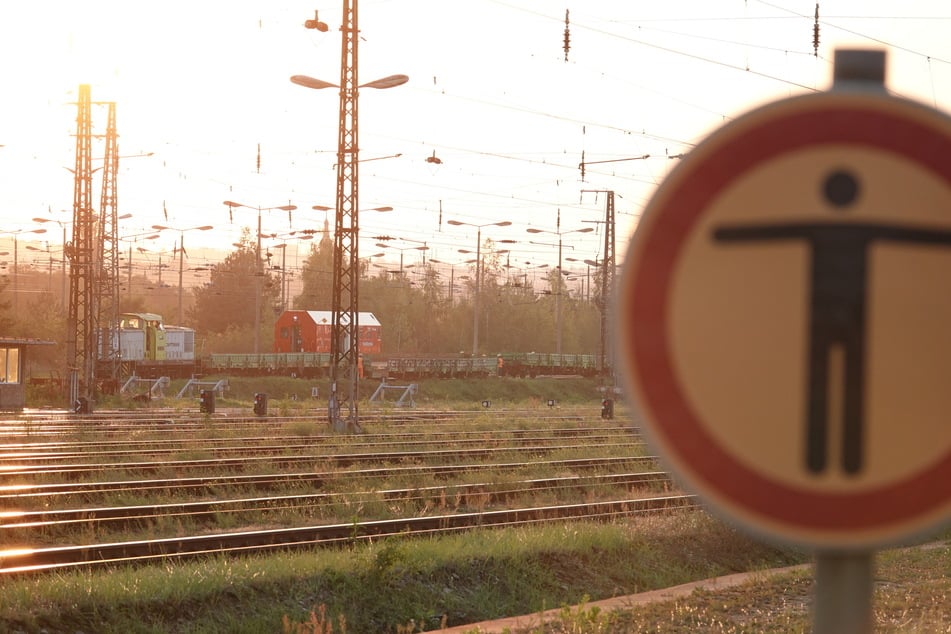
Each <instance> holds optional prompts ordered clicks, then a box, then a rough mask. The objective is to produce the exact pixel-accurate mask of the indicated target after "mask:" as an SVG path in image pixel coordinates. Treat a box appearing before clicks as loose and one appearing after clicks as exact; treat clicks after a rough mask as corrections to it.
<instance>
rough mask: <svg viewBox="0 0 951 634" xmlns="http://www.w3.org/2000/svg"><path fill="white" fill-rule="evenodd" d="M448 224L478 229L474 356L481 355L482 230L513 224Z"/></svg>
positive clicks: (507, 222) (473, 326) (456, 221)
mask: <svg viewBox="0 0 951 634" xmlns="http://www.w3.org/2000/svg"><path fill="white" fill-rule="evenodd" d="M446 222H447V224H450V225H453V226H456V227H463V226H464V227H475V229H476V278H475V292H474V293H473V294H472V354H473V356H475V355H477V354H478V353H479V293H480V292H481V287H482V228H483V227H508V226H509V225H511V224H512V223H511V222H510V221H508V220H501V221H499V222H486V223H483V224H473V223H471V222H462V221H461V220H447V221H446Z"/></svg>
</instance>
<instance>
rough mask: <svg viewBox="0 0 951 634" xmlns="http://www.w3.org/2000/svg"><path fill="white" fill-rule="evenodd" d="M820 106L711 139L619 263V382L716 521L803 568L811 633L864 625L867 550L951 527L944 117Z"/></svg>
mask: <svg viewBox="0 0 951 634" xmlns="http://www.w3.org/2000/svg"><path fill="white" fill-rule="evenodd" d="M884 68H885V55H884V52H883V51H867V50H860V51H849V50H846V51H837V52H836V58H835V80H834V83H833V87H832V89H831V90H829V91H826V92H820V93H816V94H810V95H805V96H800V97H794V98H790V99H784V100H780V101H777V102H774V103H772V104H768V105H766V106H764V107H761V108H758V109H755V110H753V111H751V112H749V113H747V114H745V115H743V116H741V117H739V118H737V119H735V120H733V121H732V122H730V123H728V124H727V125H725V126H723V127H722V128H720V129H718V130H717V131H715V132H714V133H713V134H711V135H710V137H709V138H707V139H706V140H705V141H704V142H702V143H701V144H700V145H698V146H697V147H696V148H695V149H694V150H693V151H692V152H691V153H690V154H688V155H687V156H686V157H685V158H684V159H683V160H682V161H681V162H680V163H679V164H678V165H677V167H676V168H675V169H674V170H673V171H672V172H671V174H670V175H669V176H668V178H667V179H666V180H665V181H664V183H663V184H662V185H661V186H660V188H659V189H658V190H657V192H656V194H655V195H654V197H653V198H652V199H651V201H650V204H649V205H648V207H647V209H646V210H645V213H644V215H643V217H642V220H641V222H640V224H639V226H638V229H637V232H636V233H635V235H634V237H633V239H632V241H631V244H630V248H629V251H628V254H627V257H626V259H625V271H624V275H623V279H622V284H621V285H620V294H619V305H618V329H619V330H618V336H619V340H620V345H619V350H620V351H621V355H620V356H621V357H622V358H621V361H622V367H623V369H624V376H625V379H626V382H627V386H628V388H629V390H630V393H631V396H632V399H633V400H634V403H632V405H633V406H634V407H635V408H636V409H638V410H639V411H640V413H641V414H642V418H643V419H644V421H645V433H646V434H647V436H648V438H649V440H650V441H651V442H652V443H653V444H654V446H655V448H656V449H657V451H658V452H659V453H660V454H661V455H662V456H663V457H664V458H665V459H666V460H667V461H668V462H669V463H670V466H671V468H672V470H673V471H674V472H675V473H676V474H677V475H678V476H679V477H680V478H681V479H682V480H683V481H684V482H685V483H686V484H687V485H688V486H689V487H692V488H694V489H695V490H697V491H698V492H699V493H700V494H701V495H703V496H704V497H706V498H707V499H708V500H709V501H710V502H711V504H712V506H713V507H714V508H715V509H717V510H719V511H720V512H722V513H723V514H724V515H726V516H728V517H729V518H730V519H732V520H735V521H737V522H739V523H741V524H744V525H745V526H747V527H748V528H750V529H751V530H752V531H754V532H756V533H759V534H761V535H764V536H767V537H770V538H773V539H778V540H782V541H786V542H789V543H793V544H797V545H800V546H804V547H807V548H809V549H810V550H813V551H814V552H815V553H816V557H817V569H816V602H815V614H814V624H815V631H816V632H817V633H818V634H831V633H832V632H835V633H837V634H840V633H843V632H845V633H847V634H851V633H854V634H860V633H864V632H868V631H870V628H871V621H872V619H871V597H872V554H873V553H874V551H875V549H876V548H880V547H882V546H885V545H894V544H897V543H900V542H902V541H903V540H906V539H908V538H909V537H911V536H913V535H921V534H924V533H926V532H928V531H931V530H934V529H935V528H936V527H938V526H939V525H941V524H943V523H945V522H947V520H948V518H949V516H951V428H949V427H948V425H947V421H946V412H947V411H949V410H951V391H949V390H947V387H946V385H945V383H946V379H947V377H948V376H951V336H949V331H948V329H949V326H948V324H951V276H949V275H948V271H951V214H949V213H948V210H949V209H951V163H949V161H948V160H947V157H948V156H951V118H949V117H947V116H946V115H944V114H943V113H941V112H939V111H937V110H935V109H932V108H929V107H927V106H924V105H922V104H918V103H915V102H912V101H909V100H906V99H901V98H897V97H893V96H891V95H889V94H888V93H887V91H886V90H885V84H884Z"/></svg>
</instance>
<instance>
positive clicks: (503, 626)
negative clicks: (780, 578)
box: [438, 564, 812, 634]
mask: <svg viewBox="0 0 951 634" xmlns="http://www.w3.org/2000/svg"><path fill="white" fill-rule="evenodd" d="M811 566H812V564H801V565H798V566H787V567H785V568H772V569H770V570H759V571H755V572H740V573H737V574H733V575H724V576H722V577H713V578H712V579H703V580H700V581H691V582H690V583H683V584H681V585H679V586H673V587H671V588H661V589H660V590H651V591H649V592H641V593H640V594H631V595H627V596H623V597H614V598H612V599H605V600H603V601H591V602H589V603H585V604H584V605H583V606H581V607H584V608H585V609H589V608H591V607H598V608H599V609H600V610H601V611H602V612H611V611H613V610H623V609H628V608H632V607H635V606H638V605H644V604H646V603H653V602H656V601H671V600H673V599H679V598H681V597H686V596H688V595H689V594H690V593H691V592H693V591H694V590H696V589H697V588H703V589H704V590H718V589H721V588H730V587H733V586H738V585H741V584H744V583H747V582H749V581H752V580H754V579H762V578H765V577H769V576H773V575H776V574H783V573H787V572H793V571H796V570H805V569H807V568H810V567H811ZM561 613H562V609H561V608H557V609H554V610H546V611H545V612H536V613H535V614H526V615H524V616H513V617H509V618H504V619H497V620H495V621H484V622H482V623H471V624H469V625H457V626H455V627H448V628H445V629H441V630H438V631H439V632H443V633H444V634H450V633H451V634H463V633H465V632H480V634H499V633H501V632H505V631H506V630H508V631H511V632H515V631H518V630H520V629H529V628H533V627H538V626H539V625H541V624H542V623H543V622H547V621H551V620H555V619H557V618H559V617H560V616H561Z"/></svg>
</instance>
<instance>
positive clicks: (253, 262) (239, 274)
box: [189, 229, 280, 348]
mask: <svg viewBox="0 0 951 634" xmlns="http://www.w3.org/2000/svg"><path fill="white" fill-rule="evenodd" d="M259 284H260V293H261V295H260V299H259V298H258V297H257V292H258V288H259V286H258V285H259ZM192 293H193V296H194V301H195V303H194V306H193V307H192V308H191V309H190V310H189V318H190V319H191V323H193V324H195V325H196V329H197V330H200V331H202V332H203V333H224V332H226V331H228V330H229V329H232V330H233V329H234V328H242V327H251V332H252V335H253V326H254V323H255V321H256V319H255V308H258V309H259V310H260V311H261V312H260V319H259V320H258V321H259V322H260V324H261V332H262V334H267V333H268V332H269V328H273V324H274V309H275V306H276V305H277V304H278V303H279V298H280V281H278V280H277V279H275V278H274V277H273V276H272V275H271V274H270V273H269V272H268V271H266V270H264V268H263V267H262V266H261V263H260V261H259V259H258V257H257V248H256V244H255V242H254V241H252V240H251V237H250V231H249V230H247V229H245V230H244V231H243V232H242V235H241V240H240V242H239V243H238V246H237V249H236V250H235V251H232V252H231V253H229V254H228V256H227V257H226V258H225V259H224V261H223V262H221V263H220V264H218V265H216V266H214V267H213V268H212V270H211V278H210V280H209V281H208V282H206V283H205V284H203V285H202V286H199V287H197V288H195V289H193V291H192ZM270 339H271V337H266V340H270ZM249 348H250V345H249Z"/></svg>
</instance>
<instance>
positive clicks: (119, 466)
mask: <svg viewBox="0 0 951 634" xmlns="http://www.w3.org/2000/svg"><path fill="white" fill-rule="evenodd" d="M599 447H600V448H602V449H613V450H617V452H618V453H620V452H622V451H625V450H627V449H632V448H635V447H641V448H642V447H644V444H643V442H641V441H636V442H629V443H615V444H611V445H599ZM591 448H592V446H591V445H545V446H542V445H528V446H524V447H482V448H471V449H438V450H431V451H392V452H373V453H350V454H307V455H296V456H293V455H292V456H288V455H271V456H243V457H240V458H204V459H194V460H169V461H156V460H152V461H145V462H115V463H107V464H103V463H98V464H83V463H73V464H51V465H34V466H32V467H31V466H27V465H22V466H21V465H17V466H18V467H20V468H18V469H14V468H13V467H8V468H4V469H0V473H2V474H3V475H4V476H5V477H7V478H27V477H31V476H36V475H42V474H55V475H56V476H58V477H61V478H64V479H66V478H69V477H74V478H75V477H79V476H80V475H86V474H89V473H96V472H99V473H106V472H109V471H125V472H129V471H137V472H144V473H148V472H158V471H163V470H194V469H207V468H217V469H225V468H230V469H235V470H242V471H243V470H246V469H248V468H253V467H255V466H257V465H273V464H280V465H287V466H290V465H294V464H301V463H330V464H334V465H336V466H338V467H348V466H352V465H354V464H360V463H362V464H365V463H378V462H384V463H385V462H391V463H393V462H407V461H420V460H430V461H434V460H447V459H455V460H465V459H473V458H491V457H492V456H497V455H504V454H511V453H514V454H535V455H544V454H547V453H551V452H552V451H571V450H586V451H590V450H591ZM0 490H2V489H0Z"/></svg>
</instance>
